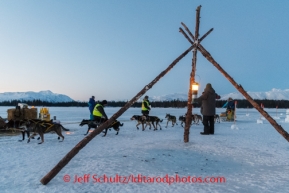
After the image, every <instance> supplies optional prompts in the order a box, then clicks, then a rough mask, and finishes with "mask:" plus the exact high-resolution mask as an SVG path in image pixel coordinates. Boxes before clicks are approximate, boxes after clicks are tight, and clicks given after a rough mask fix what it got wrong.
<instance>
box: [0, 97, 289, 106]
mask: <svg viewBox="0 0 289 193" xmlns="http://www.w3.org/2000/svg"><path fill="white" fill-rule="evenodd" d="M235 101H237V108H253V106H252V105H251V104H250V103H249V102H248V101H247V100H235ZM255 102H257V103H258V104H259V105H261V103H262V104H263V105H264V107H265V108H276V106H278V108H289V100H267V99H264V100H255ZM18 103H26V104H28V105H29V106H45V107H87V106H88V104H87V102H79V101H71V102H47V101H41V100H33V101H25V100H21V101H20V100H12V101H3V102H0V106H15V107H16V106H17V105H18ZM126 103H127V101H108V106H110V107H123V106H124V105H125V104H126ZM225 103H226V100H216V107H217V108H220V107H222V106H223V105H224V104H225ZM151 105H152V107H162V108H169V107H171V108H184V107H186V106H187V101H182V100H171V101H151ZM194 106H195V107H200V106H201V104H200V103H198V104H195V105H194ZM132 107H141V102H136V103H134V104H133V105H132Z"/></svg>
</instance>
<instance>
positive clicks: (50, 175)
mask: <svg viewBox="0 0 289 193" xmlns="http://www.w3.org/2000/svg"><path fill="white" fill-rule="evenodd" d="M200 8H201V6H199V7H198V8H197V21H198V22H197V23H198V24H197V26H196V33H195V38H194V36H193V35H192V34H191V33H190V31H189V30H188V28H187V27H186V26H185V25H184V24H183V23H182V25H183V26H184V27H185V29H186V30H187V31H188V33H189V34H190V36H191V37H192V39H193V40H194V41H192V40H190V38H189V37H188V36H187V35H186V34H185V33H184V31H183V30H182V29H180V31H181V32H182V33H183V34H184V35H185V37H186V38H187V39H188V40H189V42H190V43H191V44H192V45H191V47H189V48H188V49H187V50H186V51H185V52H183V53H182V54H181V55H180V56H179V57H177V58H176V59H175V60H174V61H173V62H172V63H171V64H170V65H169V66H168V67H167V68H166V69H165V70H164V71H162V72H161V73H160V74H159V75H158V76H157V77H156V78H155V79H154V80H153V81H151V82H150V83H149V84H148V85H146V86H145V87H144V88H143V89H141V91H140V92H139V93H137V94H136V95H135V96H134V97H133V98H132V99H131V100H130V101H128V102H127V103H126V104H125V105H124V106H123V107H122V108H121V109H120V110H118V111H117V112H116V113H115V114H114V115H113V116H112V117H111V118H110V119H108V120H107V121H106V122H105V123H103V124H102V125H100V126H99V127H97V128H96V129H95V130H94V131H93V132H91V133H90V134H89V135H88V136H86V137H85V138H83V139H82V140H81V141H80V142H79V143H78V144H77V145H76V146H75V147H74V148H72V149H71V150H70V151H69V152H68V153H67V154H66V155H65V156H64V157H63V158H62V159H61V160H60V161H59V162H58V163H57V164H56V165H55V166H54V168H52V170H51V171H50V172H48V173H47V174H46V175H45V176H44V177H43V178H42V179H41V180H40V182H41V183H42V184H43V185H46V184H47V183H49V182H50V181H51V180H52V179H53V178H54V177H55V176H56V175H57V174H58V173H59V172H60V170H61V169H62V168H63V167H65V166H66V164H68V163H69V161H70V160H71V159H72V158H73V157H74V156H75V155H76V154H77V153H78V152H79V151H80V150H81V149H82V148H83V147H85V146H86V145H87V144H88V143H89V142H90V141H91V140H92V139H93V138H94V137H95V136H96V135H98V134H99V133H101V132H102V131H103V130H104V129H105V128H107V127H108V126H109V125H111V124H112V123H113V122H114V121H115V120H116V119H117V118H118V117H119V116H121V115H122V114H123V113H124V112H125V111H126V110H127V109H128V108H130V107H131V106H132V105H133V104H134V103H135V102H136V101H137V100H138V99H139V98H140V97H141V96H143V95H144V94H145V93H146V92H147V91H148V90H149V89H151V88H152V87H153V86H154V85H155V84H156V83H157V82H158V81H159V80H160V79H161V78H162V77H164V76H165V75H166V74H167V73H168V72H169V71H170V70H171V69H172V68H173V67H174V66H175V65H176V64H177V63H178V62H179V61H180V60H181V59H182V58H183V57H185V56H186V55H187V54H188V53H189V52H190V51H192V50H193V49H194V56H195V57H194V58H193V71H192V73H191V79H190V81H192V80H193V81H194V75H195V72H194V69H195V67H194V66H195V64H196V54H197V49H198V50H199V51H200V52H201V53H202V54H203V55H204V56H205V57H206V58H207V59H208V60H209V61H210V62H212V63H213V65H214V66H216V67H217V69H219V70H220V71H221V73H223V74H224V76H225V77H228V79H229V81H230V82H231V83H232V84H233V85H234V86H235V87H236V88H237V89H238V90H240V89H243V88H242V87H241V86H240V85H237V83H235V81H234V80H233V79H232V78H231V77H230V76H229V75H228V74H227V73H226V72H225V71H224V70H223V69H222V68H221V67H220V65H219V64H218V63H217V62H215V60H214V59H213V58H212V57H211V55H210V54H209V53H208V52H207V51H206V50H205V48H203V47H202V45H201V44H200V42H201V41H202V40H203V39H204V38H205V37H206V36H207V35H208V34H209V33H210V32H211V31H212V30H213V29H211V30H210V31H208V32H207V33H206V34H205V35H204V36H203V37H202V38H200V39H198V31H199V19H198V18H199V15H200ZM191 83H192V82H191ZM190 86H191V85H190ZM190 88H191V87H190ZM240 92H241V91H240ZM241 93H242V94H243V95H244V96H245V94H246V96H245V97H246V98H247V99H248V98H249V99H251V97H250V96H249V95H248V94H247V93H246V92H245V91H244V90H243V92H241ZM191 95H192V94H191V91H189V97H188V99H189V100H188V104H189V105H188V112H189V109H190V113H189V115H190V114H191V110H192V107H191V99H192V97H191ZM249 99H248V100H249ZM249 102H250V103H251V104H252V105H253V104H254V105H253V106H254V107H255V108H256V109H257V110H259V109H260V110H259V111H260V112H261V110H262V109H261V108H260V107H259V106H258V104H257V103H255V102H254V101H253V99H251V100H249ZM257 107H258V108H259V109H258V108H257ZM262 111H263V110H262ZM261 114H262V115H263V116H264V117H265V118H266V119H268V117H270V116H269V115H268V114H267V113H266V112H264V111H263V112H262V113H261ZM187 115H188V114H187ZM270 118H271V117H270ZM270 120H273V119H272V118H271V119H270ZM273 121H274V120H273ZM273 121H272V122H273ZM269 122H270V121H269ZM270 123H271V122H270ZM271 124H272V123H271ZM188 125H189V124H187V122H186V126H188ZM272 125H273V124H272ZM273 126H274V127H275V126H276V127H278V129H277V128H276V127H275V128H276V129H277V131H278V132H279V133H280V134H282V135H283V136H284V137H285V138H286V139H287V141H289V135H288V133H287V132H286V131H284V130H283V128H282V127H281V126H279V125H278V124H277V123H276V122H275V125H273ZM185 131H186V130H185ZM187 134H189V127H188V130H187ZM187 139H188V138H187ZM185 142H186V141H185Z"/></svg>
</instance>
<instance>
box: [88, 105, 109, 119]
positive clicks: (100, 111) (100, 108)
mask: <svg viewBox="0 0 289 193" xmlns="http://www.w3.org/2000/svg"><path fill="white" fill-rule="evenodd" d="M106 105H107V101H106V100H103V101H101V102H100V103H97V104H96V105H95V107H94V109H93V112H92V113H93V118H94V120H95V121H97V122H100V123H103V122H105V121H106V120H108V118H107V115H106V113H105V111H104V107H105V106H106Z"/></svg>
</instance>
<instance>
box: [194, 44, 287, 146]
mask: <svg viewBox="0 0 289 193" xmlns="http://www.w3.org/2000/svg"><path fill="white" fill-rule="evenodd" d="M198 50H199V51H200V52H201V53H202V54H203V56H204V57H205V58H206V59H207V60H208V61H209V62H211V63H212V64H213V65H214V66H215V67H216V68H217V69H218V70H219V71H220V72H221V74H223V75H224V76H225V77H226V78H227V79H228V80H229V82H231V83H232V85H233V86H234V87H235V88H236V89H237V90H238V91H239V92H240V93H241V94H242V95H243V96H244V97H245V98H246V99H247V100H248V101H249V102H250V103H251V104H252V105H253V107H254V108H255V109H257V110H258V111H259V112H260V113H261V114H262V115H263V116H264V117H265V118H266V119H267V120H268V121H269V123H270V124H271V125H272V126H273V127H274V128H275V129H276V130H277V132H278V133H280V134H281V135H282V136H283V137H284V138H285V139H286V140H287V141H288V142H289V134H288V133H287V132H286V131H285V130H284V129H283V128H282V126H281V125H279V124H278V123H277V122H276V121H275V120H274V119H273V118H272V117H271V116H270V115H269V114H268V113H267V112H266V111H264V110H263V109H262V108H261V107H260V106H259V105H258V104H257V103H256V102H255V101H254V100H253V99H252V98H251V96H250V95H249V94H248V93H247V92H246V91H245V90H244V89H243V87H242V86H241V85H239V84H237V83H236V82H235V80H234V79H233V78H232V77H231V76H230V75H229V74H228V73H227V72H226V71H225V70H224V69H223V68H222V67H221V66H220V65H219V64H218V63H217V62H216V61H215V60H214V58H213V57H212V56H211V54H210V53H209V52H208V51H207V50H206V49H205V48H204V47H203V46H202V45H201V44H199V45H198Z"/></svg>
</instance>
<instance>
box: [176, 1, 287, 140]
mask: <svg viewBox="0 0 289 193" xmlns="http://www.w3.org/2000/svg"><path fill="white" fill-rule="evenodd" d="M200 10H201V6H198V8H197V10H196V29H195V36H194V35H193V34H192V33H191V32H190V30H189V29H188V28H187V27H186V26H185V25H184V24H183V23H182V25H183V26H184V28H185V30H186V31H187V32H188V34H189V35H190V37H191V38H192V40H191V39H190V38H189V36H188V35H187V34H186V33H185V32H184V30H182V29H181V28H180V32H181V33H182V34H183V35H184V36H185V38H186V39H187V40H188V41H189V42H190V43H191V44H192V45H193V46H194V51H193V63H192V66H193V67H192V73H191V77H190V88H189V96H188V111H187V118H186V125H185V131H184V142H188V141H189V133H190V124H191V120H192V118H191V114H192V106H191V105H190V104H191V101H192V91H191V84H192V83H193V82H194V80H195V77H194V76H195V71H196V61H197V50H199V51H200V52H201V53H202V55H203V56H204V57H205V58H206V59H207V60H208V61H209V62H211V63H212V64H213V65H214V66H215V67H216V68H217V69H218V70H219V71H220V72H221V74H223V75H224V76H225V77H226V78H227V79H228V80H229V82H231V83H232V85H233V86H234V87H235V88H236V89H237V90H238V91H239V92H240V93H241V94H242V95H243V96H244V97H245V98H246V99H247V100H248V101H249V102H250V103H251V104H252V106H253V107H254V108H256V109H257V110H258V111H259V112H260V113H261V114H262V115H263V116H264V117H265V118H266V119H267V120H268V121H269V123H270V124H271V125H272V126H273V127H274V128H275V129H276V130H277V132H279V133H280V134H281V135H282V136H283V137H284V138H285V139H286V140H287V141H288V142H289V134H288V133H287V132H286V131H285V130H284V129H283V128H282V126H281V125H279V124H278V123H277V122H276V121H275V120H274V119H273V118H272V117H271V116H270V115H269V114H268V113H267V112H266V111H264V110H263V109H262V108H261V107H260V106H259V105H258V104H257V103H256V102H255V101H254V100H253V99H252V98H251V96H250V95H248V93H247V92H246V91H245V90H244V89H243V87H242V86H241V85H240V84H237V83H236V82H235V80H234V79H233V78H232V77H231V76H230V75H229V74H228V73H227V72H226V71H225V70H224V69H223V68H222V67H221V66H220V65H219V64H218V63H217V62H216V61H215V60H214V58H213V57H212V56H211V54H210V53H209V52H208V51H207V50H206V49H205V48H204V47H203V46H202V45H201V44H200V43H201V41H202V40H203V39H204V38H205V37H206V36H207V35H208V34H209V33H210V32H211V31H213V28H212V29H211V30H209V31H208V32H207V33H206V34H205V35H204V36H203V37H202V38H200V39H198V36H199V23H200V21H199V18H200Z"/></svg>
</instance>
